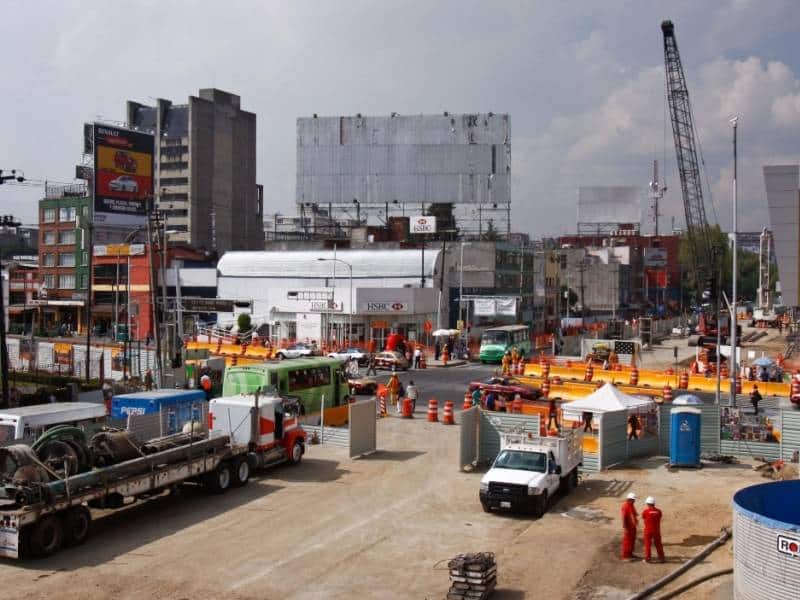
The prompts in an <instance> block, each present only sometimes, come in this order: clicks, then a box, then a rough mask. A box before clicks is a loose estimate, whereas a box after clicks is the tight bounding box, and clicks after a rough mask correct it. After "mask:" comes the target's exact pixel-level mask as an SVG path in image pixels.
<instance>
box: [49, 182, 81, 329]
mask: <svg viewBox="0 0 800 600" xmlns="http://www.w3.org/2000/svg"><path fill="white" fill-rule="evenodd" d="M91 210H92V208H91V198H90V197H89V195H88V193H87V189H86V187H85V186H84V185H82V184H77V185H66V186H47V188H46V191H45V198H44V199H42V200H40V201H39V254H38V256H39V281H40V283H41V289H40V294H39V299H40V300H41V320H40V323H39V329H40V331H42V332H44V333H46V334H49V335H64V334H71V333H77V332H79V331H81V330H82V329H83V327H84V320H85V319H84V310H85V309H84V305H85V300H86V291H87V287H88V282H89V279H88V276H89V270H88V259H89V249H88V248H87V244H86V240H85V239H84V238H85V232H84V230H83V229H81V228H79V227H78V225H79V223H78V220H79V219H80V218H82V217H86V218H88V217H89V215H90V214H91Z"/></svg>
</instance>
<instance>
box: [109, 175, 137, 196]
mask: <svg viewBox="0 0 800 600" xmlns="http://www.w3.org/2000/svg"><path fill="white" fill-rule="evenodd" d="M108 188H109V189H110V190H112V191H115V192H131V193H133V194H135V193H136V192H138V191H139V184H138V183H136V180H135V179H134V178H133V177H128V176H127V175H120V176H119V177H117V178H116V179H112V180H111V181H109V182H108Z"/></svg>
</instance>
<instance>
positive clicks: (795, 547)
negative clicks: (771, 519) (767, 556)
mask: <svg viewBox="0 0 800 600" xmlns="http://www.w3.org/2000/svg"><path fill="white" fill-rule="evenodd" d="M778 552H780V553H781V554H787V555H789V556H793V557H794V558H800V540H796V539H794V538H790V537H786V536H785V535H779V536H778Z"/></svg>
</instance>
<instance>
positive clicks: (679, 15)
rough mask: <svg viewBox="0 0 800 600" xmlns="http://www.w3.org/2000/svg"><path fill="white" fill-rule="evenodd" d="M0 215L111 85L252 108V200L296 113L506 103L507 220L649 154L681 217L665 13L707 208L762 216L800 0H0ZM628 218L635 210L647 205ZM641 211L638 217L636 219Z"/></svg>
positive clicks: (74, 147)
mask: <svg viewBox="0 0 800 600" xmlns="http://www.w3.org/2000/svg"><path fill="white" fill-rule="evenodd" d="M3 6H4V9H3V14H4V18H3V19H2V20H0V55H1V56H3V57H4V60H3V75H4V77H3V79H2V87H1V88H0V90H2V93H0V132H2V133H1V134H0V169H2V170H3V171H4V172H5V171H8V170H10V169H12V168H16V169H21V170H23V171H24V173H25V176H26V177H27V178H28V179H29V180H30V183H28V184H26V185H3V186H2V187H0V214H14V215H15V216H16V217H17V218H19V219H20V220H21V221H23V222H24V223H35V222H36V201H37V200H38V199H39V198H40V197H41V196H42V194H43V191H44V190H43V186H42V184H41V182H43V181H45V180H47V181H58V182H71V181H72V177H73V175H74V167H75V164H77V163H78V162H79V161H80V158H81V150H82V124H83V123H84V122H85V121H92V120H97V119H100V120H102V119H105V120H109V121H122V120H124V118H125V101H126V100H137V101H140V102H144V103H153V101H154V99H155V98H168V99H171V100H173V101H174V102H175V103H185V102H186V98H187V97H188V96H189V95H196V94H197V93H198V90H199V89H200V88H207V87H216V88H220V89H223V90H226V91H230V92H233V93H236V94H238V95H240V96H241V98H242V108H243V109H245V110H249V111H252V112H255V113H256V114H257V118H258V134H257V153H258V165H257V167H258V168H257V180H258V182H259V183H261V184H263V185H264V187H265V200H266V205H265V212H267V213H275V212H282V213H293V212H294V205H295V200H294V198H295V196H294V187H295V137H296V129H295V125H296V119H297V117H299V116H310V115H312V114H313V113H318V114H320V115H354V114H356V113H362V114H365V115H388V114H390V113H391V112H393V111H394V112H398V113H400V114H419V113H432V114H436V113H441V112H442V111H445V110H447V111H450V112H453V113H458V112H488V111H493V112H495V113H501V112H507V113H509V114H510V115H511V154H512V184H511V185H512V189H511V194H512V211H513V220H514V227H515V229H517V230H520V231H524V232H528V233H530V234H532V235H533V236H535V237H541V236H554V235H559V234H563V233H568V232H573V231H575V229H576V215H577V206H576V205H577V190H578V187H579V186H587V185H640V186H642V188H643V189H644V188H646V186H647V184H648V182H649V181H650V180H651V179H652V162H653V160H654V159H657V160H658V161H659V162H660V163H661V170H662V176H663V179H664V180H665V183H666V185H667V186H668V190H667V193H666V195H665V197H664V199H663V201H662V204H661V211H662V213H663V214H664V216H663V217H662V220H661V229H662V231H663V230H664V229H668V228H669V227H670V225H671V223H672V218H673V217H674V220H675V221H674V222H675V226H676V227H680V226H682V224H683V203H682V199H681V195H680V183H679V181H678V179H677V174H676V160H675V150H674V146H673V144H672V134H671V128H670V123H669V117H668V114H667V109H666V103H665V83H664V65H663V60H664V58H663V38H662V35H661V29H660V23H661V21H662V20H663V19H671V20H672V21H673V22H674V23H675V35H676V38H677V42H678V47H679V50H680V53H681V58H682V60H683V65H684V69H685V71H686V75H687V79H688V85H689V93H690V98H691V101H692V105H693V112H694V118H695V125H696V127H697V129H698V133H699V136H700V141H701V146H702V150H703V154H704V159H705V169H704V171H705V174H704V177H705V178H706V179H707V180H708V184H709V187H710V191H711V193H710V194H707V196H710V198H709V197H707V198H706V212H707V214H708V219H709V221H711V222H712V223H713V222H718V223H719V224H720V225H721V226H722V227H723V228H726V229H727V228H730V225H731V214H732V191H731V190H732V174H733V154H732V142H731V139H732V131H731V126H730V123H729V119H730V117H731V116H732V115H738V116H739V117H740V121H739V178H738V179H739V181H738V187H739V213H738V214H739V228H740V230H749V231H754V230H758V229H760V228H762V227H764V226H768V225H769V218H768V213H767V208H766V197H765V192H764V183H763V176H762V172H761V168H762V166H763V165H764V164H796V163H798V162H800V145H799V143H800V2H797V1H795V0H719V1H717V2H697V1H696V0H686V1H684V0H672V1H671V2H651V1H640V0H630V1H613V0H608V1H604V2H596V1H593V0H585V1H580V0H571V1H564V2H561V1H555V0H553V1H550V2H510V1H509V2H506V1H500V0H498V1H497V2H474V1H471V0H460V1H453V2H444V1H443V2H429V1H428V2H426V1H406V0H394V1H392V2H391V3H390V2H378V1H375V2H367V1H364V0H353V1H344V0H341V1H338V2H323V1H317V2H312V1H305V0H293V1H292V2H286V1H285V0H284V1H281V2H273V1H262V2H255V1H252V2H246V1H235V0H229V1H226V2H212V1H205V0H200V1H196V2H179V1H170V2H164V1H163V0H159V1H154V2H151V1H144V0H128V1H127V2H94V1H91V0H83V1H80V2H78V1H70V0H62V1H58V2H56V1H51V0H40V1H38V2H21V1H20V2H18V1H15V0H5V1H4V2H3ZM643 208H644V209H645V215H644V216H645V218H644V219H643V220H645V221H647V222H648V223H649V222H651V219H647V217H646V208H647V207H646V206H645V207H643ZM648 226H649V225H645V226H644V228H645V230H647V228H648Z"/></svg>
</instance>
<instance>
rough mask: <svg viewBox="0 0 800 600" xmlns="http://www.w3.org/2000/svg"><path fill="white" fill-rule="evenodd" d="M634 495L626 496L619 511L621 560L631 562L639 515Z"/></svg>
mask: <svg viewBox="0 0 800 600" xmlns="http://www.w3.org/2000/svg"><path fill="white" fill-rule="evenodd" d="M635 503H636V494H634V493H633V492H631V493H629V494H628V497H627V498H626V500H625V502H624V503H623V504H622V510H621V511H620V513H621V516H622V554H621V556H620V558H622V560H633V547H634V545H635V544H636V526H637V524H638V522H639V515H638V513H637V512H636V507H635V506H634V504H635Z"/></svg>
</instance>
